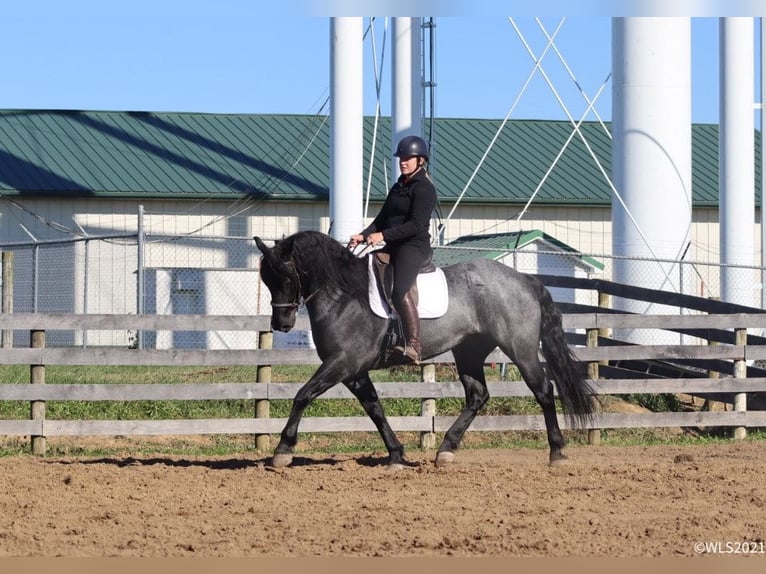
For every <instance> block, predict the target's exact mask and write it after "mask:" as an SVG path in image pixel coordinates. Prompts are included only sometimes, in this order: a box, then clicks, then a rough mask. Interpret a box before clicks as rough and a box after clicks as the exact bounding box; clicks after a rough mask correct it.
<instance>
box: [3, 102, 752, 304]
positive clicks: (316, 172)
mask: <svg viewBox="0 0 766 574" xmlns="http://www.w3.org/2000/svg"><path fill="white" fill-rule="evenodd" d="M434 125H435V130H434V134H433V135H434V140H433V148H432V158H433V162H432V164H431V171H432V175H433V178H434V181H435V183H436V187H437V193H438V196H439V209H438V213H437V217H436V218H435V219H436V222H437V223H445V220H446V219H447V216H448V215H449V221H447V222H446V225H445V227H444V230H443V236H442V239H443V243H444V244H446V245H450V244H452V243H453V242H456V243H455V245H459V244H460V242H461V241H462V242H463V243H464V244H465V243H467V242H468V239H467V238H473V239H471V240H470V242H472V243H474V245H475V244H476V243H477V242H481V241H485V242H486V241H490V240H494V239H499V240H501V241H503V242H505V244H504V246H496V248H497V250H498V252H501V251H503V250H505V248H506V247H507V246H510V245H516V243H517V240H518V241H521V239H524V240H525V241H526V240H527V239H529V238H532V243H530V244H529V245H528V248H530V249H531V248H532V246H539V245H542V244H545V246H546V247H550V248H551V249H552V250H554V251H556V250H558V251H559V252H560V253H563V254H565V255H566V256H572V257H575V258H576V261H577V262H578V263H577V265H580V264H585V265H586V266H591V267H592V270H593V271H597V270H598V266H599V265H602V266H603V276H604V277H605V278H609V277H610V272H611V270H610V260H609V254H610V252H611V212H610V205H611V186H610V183H609V180H608V177H609V176H610V171H611V139H610V136H609V132H608V130H609V127H610V126H609V125H608V124H601V123H598V122H585V123H583V124H582V125H581V126H580V130H581V131H580V133H578V134H575V135H574V137H571V136H572V130H573V126H572V125H571V124H570V123H569V122H566V121H540V120H510V121H508V122H503V121H502V120H484V119H447V118H444V119H437V120H435V124H434ZM329 133H330V130H329V118H328V116H320V115H268V114H196V113H148V112H95V111H61V110H0V249H3V250H8V249H14V250H16V251H17V253H18V254H19V259H18V260H19V261H22V260H23V261H24V265H20V266H19V268H18V270H17V278H18V280H19V281H21V280H22V279H23V280H24V281H26V280H28V281H29V288H28V290H24V292H23V293H22V294H20V295H19V296H23V297H26V296H27V295H28V294H29V293H33V292H34V291H35V290H36V289H38V288H39V289H40V290H42V289H43V288H44V287H45V285H46V282H47V283H50V285H51V286H54V287H55V286H61V285H68V284H70V283H71V284H73V285H75V287H73V288H72V289H71V290H70V291H68V292H67V293H66V297H65V299H66V301H64V302H61V303H60V304H59V303H55V304H54V303H50V304H47V303H46V304H43V303H41V305H40V306H38V307H37V308H38V309H39V310H45V308H47V310H70V309H73V308H74V309H75V310H77V309H80V310H84V311H87V312H124V311H125V312H132V311H134V310H135V308H136V300H137V295H136V291H137V289H138V287H137V286H136V285H135V276H136V269H137V268H140V267H141V266H145V267H146V268H151V269H156V270H172V269H181V268H191V267H193V268H205V269H235V270H237V269H239V270H245V269H253V268H256V267H257V264H258V253H257V250H256V249H255V248H254V246H253V245H252V240H251V238H252V236H253V235H259V236H260V237H262V238H265V239H278V238H280V237H283V236H286V235H289V234H291V233H293V232H296V231H299V230H304V229H316V230H320V231H325V232H326V231H328V229H329V228H330V221H329V215H328V213H329V205H328V204H329V179H330V176H329V169H330V168H329V145H330V142H329V137H330V136H329ZM581 136H582V138H584V139H585V140H586V141H587V142H588V145H587V146H586V145H585V144H584V143H583V140H582V138H581ZM755 137H756V145H755V160H756V170H755V171H756V178H755V181H754V182H753V197H754V201H755V202H756V205H760V195H759V190H760V178H761V173H762V171H761V165H760V159H759V158H760V146H761V140H760V134H758V133H756V134H755ZM390 140H391V124H390V118H380V119H379V121H376V120H375V118H371V117H368V118H365V120H364V146H365V149H364V167H363V173H364V179H363V181H360V182H359V188H360V193H361V194H362V196H363V198H364V202H365V205H366V206H367V209H368V211H367V217H368V218H369V217H371V216H373V215H374V214H375V213H377V209H378V207H379V205H380V203H381V202H382V200H383V198H384V197H385V195H386V193H387V190H388V189H389V187H390V185H391V183H392V182H391V175H390V167H391V150H390V147H391V143H390ZM568 141H569V143H568V145H566V146H565V144H566V143H567V142H568ZM373 144H374V145H373ZM692 144H693V149H692V186H693V190H692V197H693V206H694V209H693V216H692V217H693V222H692V246H691V248H690V250H689V253H688V258H687V259H688V260H690V261H702V262H706V263H711V264H714V263H717V262H718V249H719V247H718V126H715V125H694V126H692ZM490 145H491V149H490ZM590 150H592V152H593V154H592V155H591V151H590ZM458 200H459V201H458ZM661 208H662V206H658V209H661ZM139 228H140V229H141V230H142V232H143V233H144V234H145V235H146V237H147V238H149V239H150V241H148V242H147V244H146V249H145V253H144V252H143V251H142V252H141V253H140V254H139V253H138V251H137V248H136V245H135V241H133V242H132V243H131V240H130V239H129V237H135V236H136V234H137V232H138V230H139ZM434 235H436V228H434ZM533 235H534V237H532V236H533ZM95 237H102V238H103V237H111V238H112V239H109V240H106V239H104V240H100V241H99V242H96V241H94V240H93V238H95ZM458 240H459V241H458ZM85 245H87V247H85ZM41 246H46V249H44V250H40V252H39V254H34V253H33V248H34V249H37V248H40V247H41ZM54 246H57V247H55V249H57V250H58V251H56V250H55V249H54ZM464 246H465V245H464ZM492 248H493V249H495V247H492ZM24 250H26V251H24ZM22 251H23V252H24V253H22ZM22 255H23V256H22ZM139 255H140V257H139ZM757 257H760V252H759V253H757ZM107 261H108V262H115V261H116V262H118V264H119V266H120V267H119V268H112V269H111V270H110V271H109V272H108V273H107V272H104V273H103V274H102V275H100V276H98V277H94V276H93V273H94V270H95V269H102V268H103V267H102V266H103V264H104V262H107ZM36 266H37V267H36ZM45 266H47V267H46V268H47V269H49V271H48V275H45V274H43V273H42V269H43V267H45ZM83 269H88V273H89V274H90V275H89V276H88V278H84V273H85V272H84V271H83ZM163 273H164V271H163ZM160 274H161V273H160ZM167 275H168V277H169V281H170V282H171V283H172V284H173V285H176V286H177V285H180V284H182V283H185V282H186V279H183V280H182V279H179V278H178V277H175V275H173V273H170V272H169V273H168V274H167ZM695 281H697V282H699V283H700V288H699V291H700V292H705V291H704V290H703V287H704V289H705V290H708V291H711V292H712V294H713V295H715V288H712V289H711V287H710V286H711V285H713V284H714V283H715V282H716V281H717V269H714V268H712V267H711V268H710V272H709V273H707V272H699V271H698V272H697V273H696V275H695ZM223 283H226V282H225V281H223ZM168 289H170V288H168ZM160 290H161V289H159V287H158V292H159V291H160ZM181 291H184V290H183V289H181V290H180V291H179V293H180V292H181ZM118 295H119V297H121V298H122V299H121V301H120V302H115V299H116V298H117V297H118ZM252 296H253V297H256V298H257V297H258V296H259V295H258V294H254V295H252ZM31 297H37V295H36V294H34V293H33V295H31ZM157 304H158V305H159V306H161V302H158V303H157ZM25 305H26V303H25ZM30 305H31V304H30ZM19 309H21V307H19ZM232 312H233V311H232ZM236 312H238V313H239V312H249V311H248V310H241V309H237V310H236Z"/></svg>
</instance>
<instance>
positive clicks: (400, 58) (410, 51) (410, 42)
mask: <svg viewBox="0 0 766 574" xmlns="http://www.w3.org/2000/svg"><path fill="white" fill-rule="evenodd" d="M420 30H421V19H420V18H392V21H391V35H392V37H393V42H392V53H393V56H392V58H391V153H393V151H394V150H395V149H396V144H397V143H399V140H400V139H401V138H403V137H404V136H406V135H416V136H422V135H423V118H422V114H421V111H422V109H423V89H422V88H423V87H422V85H421V84H422V74H421V70H420V61H421V54H420V51H421V50H420ZM391 176H392V179H394V180H396V178H398V177H399V161H398V160H397V158H395V157H394V158H392V160H391Z"/></svg>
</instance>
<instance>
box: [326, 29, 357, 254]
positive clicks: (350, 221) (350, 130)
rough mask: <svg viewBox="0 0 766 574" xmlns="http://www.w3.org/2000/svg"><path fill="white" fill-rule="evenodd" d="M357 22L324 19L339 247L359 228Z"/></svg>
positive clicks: (332, 218)
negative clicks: (327, 35) (327, 36)
mask: <svg viewBox="0 0 766 574" xmlns="http://www.w3.org/2000/svg"><path fill="white" fill-rule="evenodd" d="M362 38H363V26H362V18H361V17H353V18H340V17H337V18H330V223H331V227H332V229H331V234H332V236H333V237H334V238H335V239H337V240H338V241H341V242H343V243H345V242H347V241H348V238H349V237H350V236H351V235H353V234H354V233H358V232H359V230H360V229H362V227H363V225H362V223H363V220H362V186H363V167H362V164H363V150H364V138H363V129H364V126H363V123H362V122H363V113H364V110H363V100H364V96H363V90H362V86H363V77H362V52H363V50H362V47H363V43H362Z"/></svg>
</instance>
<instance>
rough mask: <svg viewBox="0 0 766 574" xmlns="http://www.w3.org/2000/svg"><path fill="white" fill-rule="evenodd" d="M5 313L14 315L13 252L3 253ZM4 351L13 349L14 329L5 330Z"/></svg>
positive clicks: (3, 301) (3, 335) (3, 334)
mask: <svg viewBox="0 0 766 574" xmlns="http://www.w3.org/2000/svg"><path fill="white" fill-rule="evenodd" d="M2 259H3V263H2V265H3V270H2V274H3V294H2V311H3V313H13V251H3V258H2ZM2 337H3V343H2V344H3V349H10V348H11V347H13V329H5V330H3V333H2Z"/></svg>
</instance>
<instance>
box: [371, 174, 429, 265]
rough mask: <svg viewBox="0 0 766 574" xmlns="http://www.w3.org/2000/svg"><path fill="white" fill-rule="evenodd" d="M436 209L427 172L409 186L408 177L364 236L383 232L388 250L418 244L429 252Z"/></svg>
mask: <svg viewBox="0 0 766 574" xmlns="http://www.w3.org/2000/svg"><path fill="white" fill-rule="evenodd" d="M435 206H436V189H435V188H434V184H433V182H431V178H430V177H429V176H428V174H427V173H426V170H425V168H421V169H420V170H418V171H417V172H415V174H414V175H412V176H411V177H410V179H409V180H408V181H407V182H406V183H405V182H404V177H403V176H400V177H399V180H398V181H397V182H396V183H395V184H394V185H393V186H392V187H391V189H390V190H389V192H388V195H387V196H386V201H385V202H384V203H383V207H381V209H380V212H379V213H378V215H377V216H376V217H375V219H374V220H373V221H372V223H370V225H368V226H367V227H366V228H365V230H364V231H362V236H364V238H365V239H366V238H367V236H368V235H370V234H371V233H375V232H376V231H380V232H382V233H383V239H384V240H385V241H386V250H387V251H390V250H395V249H396V248H397V246H399V245H401V244H403V243H411V244H416V245H418V247H422V248H423V249H424V253H425V252H429V251H430V248H431V234H430V233H429V227H430V224H431V213H432V212H433V210H434V207H435Z"/></svg>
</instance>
